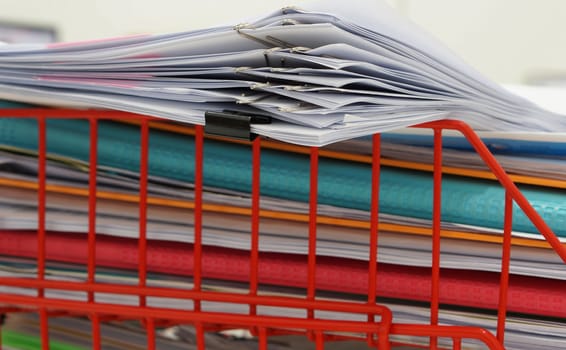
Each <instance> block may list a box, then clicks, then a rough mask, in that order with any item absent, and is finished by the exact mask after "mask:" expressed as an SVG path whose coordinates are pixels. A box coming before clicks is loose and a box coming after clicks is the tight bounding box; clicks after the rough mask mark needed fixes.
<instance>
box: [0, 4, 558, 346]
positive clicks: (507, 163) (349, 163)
mask: <svg viewBox="0 0 566 350" xmlns="http://www.w3.org/2000/svg"><path fill="white" fill-rule="evenodd" d="M360 9H363V10H362V11H360ZM0 98H1V99H4V100H5V101H6V102H4V105H3V107H4V108H19V107H22V108H24V107H28V106H29V105H30V104H31V105H40V106H53V107H68V108H74V109H97V110H99V109H102V110H119V111H124V112H133V113H138V114H143V115H150V116H154V117H156V118H159V120H158V122H157V123H155V124H152V126H151V131H150V136H149V138H150V141H149V144H150V147H149V163H148V169H149V178H148V183H149V184H148V221H147V237H148V239H149V244H148V248H147V249H148V250H147V259H148V260H147V261H148V271H149V273H150V276H149V277H148V284H151V285H156V286H157V285H158V286H178V285H186V284H187V283H191V276H192V271H193V270H192V269H193V266H191V264H190V262H191V261H192V260H191V259H192V257H193V254H194V251H193V245H194V236H193V234H192V232H193V228H194V226H195V222H194V220H193V215H192V208H194V198H195V191H194V188H195V184H194V179H195V166H194V164H195V159H194V154H195V147H196V146H195V141H194V138H193V136H191V135H192V134H194V129H193V127H192V125H204V124H206V123H207V122H208V121H207V120H206V117H205V115H207V114H210V113H212V114H214V113H225V114H228V115H236V116H239V115H245V116H252V117H254V118H259V120H260V121H261V122H259V123H253V122H252V123H251V125H250V130H249V131H250V132H251V133H252V134H257V135H261V136H263V138H262V142H264V144H266V143H267V144H269V147H264V149H263V150H262V158H261V177H262V180H261V209H262V210H264V211H268V212H269V213H270V214H269V216H267V217H262V220H261V223H260V241H259V251H260V255H261V261H262V265H261V268H260V271H259V281H260V282H261V283H262V285H265V286H266V287H265V288H266V290H268V291H269V292H271V293H281V294H284V293H292V290H293V289H294V288H295V289H300V288H306V286H305V285H304V284H305V283H304V282H305V281H306V277H305V276H306V275H307V273H308V272H307V267H306V264H305V255H306V254H307V253H308V238H309V237H308V223H305V222H304V221H301V220H298V219H297V217H302V216H304V215H305V214H306V213H308V210H309V205H308V200H309V178H308V176H307V175H306V174H308V173H309V157H308V155H305V154H304V153H300V152H295V151H289V149H288V148H286V147H285V146H286V145H288V143H292V144H297V145H304V146H328V150H330V151H331V152H329V153H328V154H327V155H326V156H323V157H321V159H320V163H319V176H318V181H319V185H318V186H319V187H318V202H319V207H318V215H320V216H321V217H325V218H334V220H333V221H328V222H322V223H320V224H319V225H318V237H317V252H316V254H317V257H318V259H317V278H318V279H317V289H318V290H321V291H324V292H325V293H327V294H326V296H327V297H328V298H338V299H340V298H354V299H355V298H361V299H363V297H361V296H362V295H363V294H364V293H365V291H367V260H368V251H369V247H368V243H367V236H368V233H367V228H366V227H363V225H362V226H360V223H362V222H366V223H367V222H368V220H369V218H370V215H371V213H370V197H369V193H370V192H371V170H372V169H371V164H370V163H371V160H369V161H368V160H367V154H368V153H369V152H370V150H371V139H370V138H369V137H368V136H370V135H372V134H375V133H382V136H381V137H382V141H383V144H382V156H383V158H384V163H383V164H384V165H385V166H383V167H382V169H381V174H380V183H379V186H380V203H379V207H380V216H379V220H380V232H379V251H378V260H379V268H378V281H379V283H378V286H377V288H378V289H377V295H378V297H379V298H384V299H385V300H388V301H390V302H391V309H392V310H393V312H394V316H395V321H396V322H412V323H416V322H420V321H423V320H424V322H426V319H427V317H428V311H427V308H426V307H425V306H423V304H422V303H424V302H426V301H427V300H428V299H429V297H430V295H429V293H430V256H431V246H430V229H427V227H430V222H431V216H432V212H433V207H432V201H431V198H432V195H431V191H432V190H431V188H432V187H431V186H432V173H431V172H430V171H428V170H426V167H423V163H424V164H426V163H428V164H430V163H431V162H432V136H431V135H430V134H429V133H427V131H424V130H420V129H407V128H406V127H409V126H412V125H416V124H420V123H424V122H429V121H435V120H441V119H457V120H461V121H464V122H466V123H468V124H469V125H470V126H472V127H473V128H474V129H475V130H476V131H477V132H478V133H479V134H480V135H481V136H482V138H483V139H484V141H485V142H486V144H487V145H488V147H490V149H491V150H492V151H493V152H494V153H496V155H497V156H498V159H499V160H500V161H501V163H502V164H503V166H504V167H505V168H506V169H507V170H508V171H509V172H511V173H513V176H515V178H516V180H517V182H519V183H520V186H521V190H522V192H523V193H524V194H525V196H526V197H527V199H528V200H529V201H530V202H531V203H532V204H533V206H534V207H535V209H537V211H538V212H539V214H540V215H541V216H542V217H543V218H544V219H545V221H546V222H547V223H548V225H549V226H550V227H551V228H552V229H553V230H554V232H555V234H556V235H557V236H559V237H560V239H561V241H562V242H564V241H566V200H565V199H566V192H564V188H566V179H565V178H564V175H563V174H564V171H565V170H566V164H565V163H564V162H563V159H564V156H565V155H566V147H564V141H565V140H566V134H565V133H564V132H566V117H564V116H563V115H560V114H557V113H554V112H551V111H547V110H545V109H543V108H541V107H539V106H538V105H536V104H534V103H533V102H530V101H529V100H527V99H525V98H523V97H520V96H519V95H516V94H513V93H512V92H510V91H509V90H508V89H505V88H503V87H501V86H499V85H497V84H495V83H494V82H491V81H490V80H488V79H486V78H485V77H483V76H482V75H481V74H479V73H478V72H476V71H474V70H473V69H472V68H471V67H469V66H468V65H466V64H465V63H463V62H462V61H461V60H460V59H459V58H458V57H456V56H455V55H454V54H452V53H451V52H450V51H449V50H447V49H446V48H444V47H443V46H442V45H440V44H439V43H437V42H436V41H435V40H434V39H433V38H431V37H429V36H427V35H426V34H425V33H423V32H422V31H421V30H420V29H419V28H417V27H415V26H414V25H413V24H411V23H409V22H407V21H406V20H404V19H402V18H400V17H399V16H398V15H396V14H395V13H394V12H393V11H392V10H391V9H389V8H388V7H387V6H386V5H384V4H382V3H380V2H378V1H365V0H355V1H348V2H344V1H338V0H337V1H324V2H322V3H320V4H318V5H312V6H311V8H309V9H302V8H298V7H287V8H283V9H281V10H278V11H275V12H273V13H271V14H269V15H266V16H264V17H261V18H257V19H254V20H250V21H248V22H245V23H239V24H237V23H236V24H235V25H233V26H220V27H214V28H206V29H202V30H195V31H190V32H182V33H173V34H163V35H154V36H146V35H141V36H132V37H126V38H117V39H109V40H100V41H94V42H88V43H69V44H55V45H47V46H45V45H0ZM251 120H252V121H253V120H255V119H253V118H252V119H251ZM89 128H90V126H89V123H88V122H87V121H84V120H73V119H68V118H62V119H48V120H47V127H46V130H47V151H48V159H47V168H46V172H47V180H48V184H49V185H51V186H52V187H51V190H50V192H49V193H48V199H47V207H46V208H45V214H46V229H47V231H48V239H47V257H48V261H49V263H48V266H47V267H48V269H47V273H48V274H49V275H52V276H58V277H62V278H66V279H69V280H85V278H86V272H85V271H86V270H85V265H86V263H87V261H86V253H85V249H86V247H85V245H84V241H85V234H86V233H87V232H88V213H89V207H88V203H87V202H86V200H85V198H84V190H85V189H86V188H88V184H89V167H90V164H89V160H90V158H89V151H90V148H89V147H90V144H89V133H90V129H89ZM37 140H38V134H37V126H36V121H35V120H33V119H25V118H0V188H1V189H0V191H1V193H2V195H1V196H0V256H1V259H0V262H1V263H0V267H1V269H0V273H1V275H2V276H27V275H29V276H34V273H35V269H36V266H35V260H33V258H34V257H35V255H36V254H37V251H36V246H37V245H36V244H35V243H34V242H35V241H34V240H35V239H36V234H35V231H34V230H36V229H37V226H38V215H37V213H38V210H40V209H39V208H38V204H37V190H36V187H33V186H32V185H30V184H34V183H36V181H37V177H38V167H37V152H38V141H37ZM281 141H282V142H281ZM443 143H444V147H445V148H446V150H445V152H446V153H445V159H444V160H445V163H444V165H445V166H446V169H445V175H444V177H443V182H442V196H443V198H442V232H443V240H442V246H441V255H442V274H441V277H442V280H441V283H442V285H443V288H442V293H441V303H442V304H443V305H445V306H446V308H445V309H444V310H443V311H442V313H441V318H440V322H441V323H443V324H466V325H475V326H480V327H484V328H486V329H490V330H493V329H494V327H495V321H494V320H495V318H496V316H495V314H494V310H496V309H497V302H498V299H497V298H498V295H497V290H498V286H499V274H498V273H497V272H496V271H499V269H500V265H501V251H500V249H501V248H500V244H499V243H498V242H500V238H501V231H502V228H503V215H502V213H503V212H504V211H505V208H504V201H503V199H504V197H505V190H504V189H502V188H501V186H500V185H499V183H497V182H496V181H493V178H491V177H490V176H489V174H487V171H486V170H485V166H484V165H483V164H482V162H481V161H480V160H479V159H478V158H477V156H476V155H475V154H474V153H473V152H471V151H472V149H471V147H470V146H468V145H467V144H466V143H465V139H464V138H463V137H462V136H461V135H458V134H455V133H454V134H452V133H450V132H447V133H445V137H444V140H443ZM97 145H98V151H97V181H96V184H97V190H98V191H100V193H102V194H103V195H101V196H99V198H98V200H97V207H96V210H97V216H96V232H97V242H96V244H97V257H96V261H97V266H101V268H100V269H99V270H98V271H97V280H98V281H122V282H123V283H128V281H130V282H131V281H132V280H135V278H136V274H135V269H136V266H137V265H136V264H137V260H136V259H137V256H136V251H137V237H138V234H139V208H138V203H137V202H136V198H137V197H136V196H137V195H138V190H139V180H140V179H139V178H140V174H139V169H140V162H141V161H140V136H139V125H135V123H134V124H132V123H131V122H130V123H126V122H124V121H111V120H102V121H99V122H98V143H97ZM364 157H366V158H364ZM251 159H252V158H251V154H250V147H249V145H248V144H242V143H238V142H232V141H231V140H228V139H218V138H207V139H206V140H205V144H204V160H203V169H204V170H203V171H204V195H203V201H204V202H205V203H207V204H209V205H210V207H209V210H206V211H205V212H204V213H203V237H202V239H203V241H202V243H203V245H204V250H203V259H204V260H203V276H204V277H205V279H206V281H207V283H208V284H207V288H210V289H211V290H229V289H234V288H235V289H237V288H239V286H240V285H241V284H245V283H246V281H247V279H248V274H249V265H250V261H249V259H250V257H249V251H248V250H249V247H250V237H249V236H250V235H249V208H250V198H251V194H250V188H251V186H252V183H251V181H252V179H251V178H250V174H251V171H252V161H251ZM364 159H365V160H364ZM521 183H522V184H521ZM513 235H514V238H513V249H512V260H511V266H510V269H511V274H512V275H511V279H510V293H509V295H510V296H509V302H508V311H509V312H510V313H512V315H511V316H509V317H508V319H507V320H508V321H507V333H506V338H505V340H506V345H507V346H508V348H510V349H537V348H540V349H562V348H565V347H566V332H564V330H565V329H566V328H565V327H566V325H565V324H564V322H563V320H564V317H566V297H565V296H564V288H565V287H566V265H565V264H564V262H563V261H562V260H561V259H560V258H559V257H558V255H556V254H555V252H554V251H553V250H552V249H550V248H549V247H548V245H546V244H545V243H544V242H543V237H542V235H541V234H540V233H538V232H537V230H536V229H535V228H534V226H533V225H532V224H531V222H530V220H529V218H527V217H526V216H525V215H524V214H523V213H522V212H521V211H520V210H519V209H518V208H514V216H513ZM134 283H135V282H134ZM2 288H4V287H1V286H0V291H2V290H4V289H6V290H9V291H10V292H13V291H14V290H16V289H15V288H12V289H10V288H4V289H2ZM17 292H21V293H25V292H26V291H25V290H19V291H18V290H17ZM28 292H29V291H28ZM52 293H56V292H55V291H52ZM59 293H60V295H57V296H58V297H61V298H74V297H77V296H76V295H73V294H72V293H68V294H69V295H65V293H64V292H61V291H60V292H59ZM104 297H107V298H109V301H108V302H119V303H128V302H132V300H127V299H125V298H121V299H120V298H118V299H115V298H117V297H116V296H100V298H104ZM113 298H114V299H113ZM133 302H135V300H134V301H133ZM149 303H150V304H151V303H153V305H160V304H159V303H160V300H159V299H157V298H156V299H155V300H150V301H149ZM169 306H170V305H169ZM210 307H211V308H213V307H214V305H211V306H210ZM180 308H182V306H180ZM279 312H283V310H279ZM472 345H473V344H472Z"/></svg>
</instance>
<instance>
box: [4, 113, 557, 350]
mask: <svg viewBox="0 0 566 350" xmlns="http://www.w3.org/2000/svg"><path fill="white" fill-rule="evenodd" d="M0 117H10V118H14V117H18V118H34V119H36V120H37V125H38V131H39V133H38V134H39V140H38V173H39V176H38V179H37V201H38V208H39V209H38V213H37V215H38V223H39V224H38V229H37V236H36V237H37V239H36V243H37V276H36V277H35V278H14V277H3V278H0V286H7V287H21V288H28V289H33V290H35V291H36V292H37V294H36V295H35V296H25V295H18V294H10V293H2V294H0V305H2V306H0V313H2V314H10V313H15V312H35V313H38V314H39V319H40V332H41V334H40V337H41V340H42V348H43V349H48V348H49V331H48V322H49V320H50V318H52V317H58V316H61V315H73V316H84V317H88V318H89V319H90V321H91V325H92V329H91V336H92V343H93V348H94V349H100V348H101V336H100V326H101V323H102V322H105V321H107V320H117V319H118V320H125V319H127V320H132V319H134V320H139V321H141V322H142V325H143V327H144V328H145V332H146V334H147V348H148V349H154V348H155V341H156V327H159V326H161V325H164V324H167V325H171V324H189V325H193V326H194V327H195V330H196V345H197V348H198V349H205V348H206V344H205V336H204V334H205V332H213V331H218V330H225V329H230V328H238V329H239V328H242V329H247V330H250V331H251V332H252V334H254V335H255V336H257V341H258V344H259V348H260V349H266V348H268V339H269V337H270V336H272V335H281V334H303V335H305V336H307V337H309V339H310V340H312V341H313V342H314V343H315V344H316V348H317V349H322V348H323V347H324V345H325V343H326V342H329V341H336V340H341V339H355V340H359V341H361V342H366V343H367V344H368V345H369V346H371V347H375V348H379V349H390V348H392V347H394V346H396V345H397V343H396V341H395V340H394V336H396V335H409V336H419V337H429V339H430V343H429V346H430V347H431V348H437V347H438V339H439V338H449V339H451V340H452V342H451V343H452V348H453V349H460V348H461V347H462V341H463V339H468V338H471V339H476V340H478V341H480V342H482V343H484V344H485V345H486V346H487V347H489V348H490V349H503V348H504V346H503V343H504V335H505V322H506V313H507V294H508V284H509V261H510V248H511V221H512V217H511V213H512V204H513V203H516V204H517V205H518V206H519V207H520V208H521V209H522V210H523V211H524V212H525V214H526V215H527V216H528V217H529V218H530V220H531V221H532V222H533V224H534V225H535V226H536V228H537V229H538V230H539V231H540V233H541V234H542V235H543V236H544V237H545V238H546V240H547V241H548V243H549V244H550V245H551V246H552V247H553V249H554V250H555V251H556V252H557V253H558V254H559V255H560V257H561V258H562V260H563V261H565V262H566V249H565V248H564V246H562V244H561V243H560V242H559V240H558V239H557V238H556V236H555V235H554V234H553V232H552V231H551V229H550V228H549V227H548V226H547V225H546V224H545V222H544V221H543V220H542V219H541V217H540V216H539V215H538V214H537V212H536V211H535V210H534V209H533V208H532V206H531V205H530V204H529V202H528V201H527V199H526V198H525V197H524V196H523V195H522V194H521V192H520V191H519V190H518V188H517V187H516V186H515V184H514V183H513V181H512V180H511V179H510V178H509V176H508V175H507V174H506V173H505V171H504V170H503V168H502V167H501V166H500V165H499V164H498V163H497V161H496V160H495V158H494V157H493V155H492V154H491V153H490V152H489V150H488V149H487V147H486V146H485V145H484V144H483V143H482V141H481V140H480V139H479V137H478V136H477V135H476V134H475V133H474V132H473V131H472V129H471V128H470V127H468V126H467V125H466V124H464V123H462V122H458V121H438V122H431V123H426V124H422V125H419V126H417V127H418V128H429V129H432V130H433V131H434V164H433V165H434V170H433V179H434V180H433V198H431V201H433V203H434V204H433V218H432V252H433V254H432V261H431V266H432V274H431V276H430V279H431V286H432V288H431V291H430V300H429V302H430V321H429V322H428V324H399V323H394V322H393V314H392V311H391V310H390V309H389V308H388V307H386V306H384V305H381V304H379V303H378V302H377V301H376V299H377V298H376V297H377V295H376V289H377V288H376V286H377V284H378V283H379V281H378V280H377V278H376V275H377V271H378V269H379V264H378V263H377V248H378V226H379V223H378V213H379V208H378V203H379V185H378V184H379V177H380V160H381V155H380V135H379V134H376V135H374V136H373V155H372V180H371V181H372V184H373V186H372V192H371V220H370V230H369V240H368V246H369V257H368V261H369V263H368V265H367V281H368V289H367V298H366V299H365V301H363V302H361V301H347V300H340V301H336V300H332V301H330V300H324V299H321V298H318V297H317V295H316V294H317V293H316V292H317V290H316V284H315V276H316V273H317V254H316V244H317V215H318V214H317V187H318V183H317V175H318V162H319V152H320V150H319V148H317V147H311V148H308V149H307V148H305V150H307V151H308V152H309V154H310V202H309V226H308V227H309V228H308V230H309V245H308V268H307V269H308V280H307V283H306V285H307V288H306V291H305V292H304V295H299V296H297V295H295V296H281V295H279V296H276V295H264V294H261V293H259V292H258V288H259V279H258V269H259V267H258V266H259V263H260V254H259V238H260V226H259V223H260V208H261V206H260V157H261V152H262V143H264V141H262V139H261V138H260V137H258V138H256V139H255V140H254V141H253V142H251V149H252V162H253V164H252V169H253V170H252V173H251V174H250V176H251V177H252V190H251V198H252V201H251V215H250V220H251V229H250V235H251V245H250V247H249V259H250V262H251V263H250V271H249V276H250V278H249V281H248V286H249V287H248V288H247V289H246V290H245V291H243V292H233V291H230V292H222V291H213V290H208V289H206V288H204V287H203V276H202V269H203V265H202V246H203V244H202V225H203V221H202V216H203V215H202V214H203V199H202V194H203V171H202V170H203V139H204V128H203V127H202V126H198V125H197V126H195V135H194V138H195V147H196V150H195V155H194V159H195V172H196V174H195V179H194V186H195V199H194V219H193V220H194V253H193V257H194V261H193V262H192V264H193V276H192V278H193V285H192V286H191V287H190V288H185V289H183V288H170V287H155V286H150V285H148V283H147V275H148V266H147V249H148V239H147V237H146V224H147V223H146V220H147V199H148V192H147V186H148V150H149V142H148V140H149V129H150V123H151V122H152V121H153V120H155V118H151V117H147V116H142V115H135V114H129V113H123V112H114V111H107V112H105V111H77V110H61V109H5V110H0ZM49 118H74V119H84V120H88V122H89V124H90V167H89V179H90V180H89V187H88V203H89V204H88V207H89V221H88V222H89V224H88V227H89V230H88V240H87V243H86V244H87V245H88V257H87V261H88V263H87V271H88V278H87V280H86V281H85V282H73V281H65V280H57V279H50V278H46V275H45V268H46V262H47V256H46V236H47V235H46V224H45V219H46V218H45V210H46V192H47V185H46V162H47V154H46V149H47V148H46V138H47V135H46V134H47V131H46V121H47V119H49ZM102 119H111V120H122V121H135V122H136V123H139V124H140V125H141V127H140V130H141V158H140V160H141V166H140V169H139V173H140V188H139V237H138V249H137V253H138V268H137V271H138V278H139V279H138V281H139V282H138V284H137V285H124V284H112V283H102V282H98V281H96V278H95V271H96V268H97V263H96V258H95V257H96V247H97V243H96V242H97V234H96V231H95V229H96V212H97V186H96V183H97V182H96V179H97V131H98V123H99V121H100V120H102ZM447 129H448V130H457V131H459V132H461V133H462V134H463V135H464V136H465V137H466V138H467V139H468V141H469V142H470V144H471V145H472V146H473V147H474V149H475V151H476V152H477V153H478V154H479V155H480V156H481V157H482V158H483V160H484V161H485V163H486V164H487V166H488V167H489V169H490V170H491V172H492V173H493V174H494V175H495V177H496V178H497V180H498V181H499V182H500V183H501V185H502V186H503V187H504V188H505V191H506V196H505V208H506V209H505V220H504V223H505V224H504V230H503V244H502V258H501V272H500V285H499V307H498V316H497V332H496V334H492V333H490V332H489V331H487V330H485V329H482V328H476V327H467V326H445V325H439V291H440V285H441V284H440V232H441V222H440V218H441V200H442V198H441V186H442V131H443V130H447ZM46 290H62V291H69V292H70V291H73V292H84V293H86V295H87V296H88V297H87V298H86V300H84V301H77V300H66V299H61V298H52V297H49V296H48V295H47V294H46V293H45V291H46ZM98 293H111V294H119V295H129V296H134V297H135V298H137V300H138V302H137V305H126V304H112V303H103V302H99V301H97V300H96V295H97V294H98ZM150 297H161V298H174V299H175V300H179V299H182V300H185V301H186V303H187V304H192V308H191V310H184V309H175V308H165V307H153V306H149V305H148V302H147V299H148V298H150ZM203 302H216V303H222V304H240V305H243V306H245V307H246V308H247V310H248V312H247V313H245V314H239V313H230V312H211V311H206V310H204V309H203V308H202V307H201V304H202V303H203ZM260 307H277V308H283V309H294V310H299V311H302V312H303V313H304V314H305V316H304V317H283V316H266V315H262V314H260V313H258V308H260ZM320 311H331V312H339V313H349V314H356V315H358V316H360V317H361V318H359V320H357V321H352V320H331V319H322V318H319V317H316V313H317V312H320Z"/></svg>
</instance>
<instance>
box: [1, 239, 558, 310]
mask: <svg viewBox="0 0 566 350" xmlns="http://www.w3.org/2000/svg"><path fill="white" fill-rule="evenodd" d="M46 249H47V255H46V256H47V259H48V260H51V261H60V262H68V263H77V264H85V265H86V263H87V240H86V235H85V234H84V233H59V232H48V233H47V240H46ZM0 254H2V255H10V256H18V257H27V258H35V257H36V256H37V233H36V232H33V231H0ZM202 259H203V261H202V268H203V271H202V274H203V277H204V278H210V279H221V280H229V281H238V282H246V281H248V277H249V270H250V267H249V266H250V265H249V263H250V262H249V252H247V251H244V250H238V249H229V248H220V247H214V246H203V255H202ZM259 261H260V263H259V281H260V283H262V284H270V285H275V286H286V287H299V288H306V281H307V257H306V256H305V255H298V254H283V253H260V259H259ZM137 262H138V242H137V240H135V239H128V238H118V237H111V236H105V235H97V238H96V263H97V266H101V267H112V268H123V269H129V270H135V269H136V268H137ZM147 266H148V271H151V272H157V273H167V274H176V275H182V276H189V275H191V274H192V268H193V246H192V245H191V244H186V243H178V242H168V241H149V242H148V247H147ZM377 271H378V272H377V275H378V277H377V281H378V284H377V295H378V296H380V297H388V298H395V299H407V300H411V301H425V302H426V301H428V300H430V290H431V286H430V284H431V277H430V269H429V268H422V267H409V266H401V265H393V264H379V265H378V268H377ZM440 283H441V287H440V302H441V303H443V304H450V305H458V306H464V307H474V308H483V309H492V310H494V309H496V308H497V306H498V298H499V274H497V273H493V272H485V271H472V270H458V269H442V271H441V281H440ZM316 287H317V289H318V290H324V291H332V292H342V293H352V294H360V295H365V294H366V293H367V288H368V263H367V262H364V261H359V260H352V259H343V258H335V257H324V256H319V257H317V269H316ZM565 290H566V281H562V280H553V279H546V278H537V277H527V276H518V275H511V276H510V282H509V299H508V307H507V310H508V311H510V312H517V313H526V314H534V315H541V316H552V317H566V297H564V291H565Z"/></svg>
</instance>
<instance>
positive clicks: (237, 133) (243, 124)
mask: <svg viewBox="0 0 566 350" xmlns="http://www.w3.org/2000/svg"><path fill="white" fill-rule="evenodd" d="M204 120H205V123H206V124H205V125H204V132H205V133H207V134H209V135H217V136H224V137H230V138H234V139H239V140H246V141H253V140H254V139H255V138H256V137H257V134H254V133H252V132H251V126H252V124H270V123H271V117H269V116H266V115H258V114H249V113H243V112H237V111H222V112H213V111H208V112H205V113H204Z"/></svg>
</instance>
